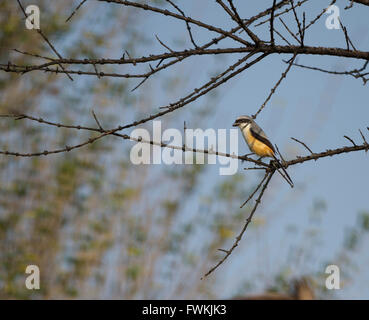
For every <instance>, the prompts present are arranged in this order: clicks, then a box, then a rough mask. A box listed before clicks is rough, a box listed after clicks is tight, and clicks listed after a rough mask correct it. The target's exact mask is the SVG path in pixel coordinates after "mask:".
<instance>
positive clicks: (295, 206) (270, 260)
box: [146, 1, 369, 298]
mask: <svg viewBox="0 0 369 320" xmlns="http://www.w3.org/2000/svg"><path fill="white" fill-rule="evenodd" d="M235 3H236V5H237V7H238V8H239V12H240V15H241V16H242V17H249V16H252V15H253V14H254V13H256V12H258V10H259V9H260V8H262V7H264V6H265V7H266V5H270V4H271V3H272V1H258V2H255V1H254V2H245V1H235ZM347 3H348V2H347V1H337V5H338V7H339V8H340V9H341V19H342V22H343V24H344V25H346V26H348V32H349V35H350V37H351V39H352V41H353V43H354V44H355V46H356V48H357V49H359V50H363V51H368V50H369V48H368V47H369V45H368V44H369V43H368V39H369V30H368V27H367V15H368V10H369V8H367V7H364V6H360V5H358V4H355V5H354V7H353V8H352V9H350V10H344V7H345V6H346V5H347ZM326 4H328V1H324V2H318V1H310V3H309V4H307V5H306V6H305V7H304V8H305V10H306V11H307V21H310V20H311V19H312V18H313V17H315V16H316V15H317V14H318V13H319V12H321V10H322V8H323V6H324V5H326ZM181 5H182V9H183V10H184V11H185V12H186V14H187V15H189V16H191V17H193V18H195V19H196V18H198V19H201V20H204V21H206V22H211V23H215V24H216V25H218V26H221V27H223V28H224V29H230V28H231V27H233V26H234V23H233V22H232V21H231V20H230V19H229V18H228V17H227V16H226V15H225V13H224V12H223V11H222V10H221V9H220V8H219V7H218V6H217V5H216V4H214V3H211V1H186V2H185V3H183V4H181ZM298 12H299V14H300V16H301V12H302V11H301V10H299V11H298ZM325 19H326V15H324V16H323V18H322V19H320V20H319V21H318V22H317V23H316V24H315V25H314V26H312V27H311V28H310V29H309V30H308V32H307V37H306V41H305V44H306V45H312V46H317V45H326V46H330V47H335V46H336V47H345V38H344V35H343V32H342V30H329V29H327V28H326V27H325ZM162 21H163V20H162V19H161V17H160V16H156V17H151V18H149V19H148V20H147V22H146V23H147V25H148V26H149V27H150V28H148V33H147V34H146V36H148V37H150V33H152V35H154V34H158V35H159V36H160V38H161V39H162V40H165V41H166V42H167V43H170V44H171V45H172V46H173V47H174V48H176V45H178V43H179V42H178V39H185V42H186V43H188V39H187V33H186V29H185V26H184V24H181V23H178V22H176V21H174V20H173V21H170V23H168V24H163V22H162ZM285 21H286V22H287V23H288V24H289V25H290V26H291V27H292V28H293V30H296V26H295V23H294V20H293V19H288V18H285ZM169 26H170V27H169ZM259 28H260V29H257V28H256V29H254V30H255V32H257V34H258V35H259V36H260V37H261V38H263V39H268V37H269V31H268V24H266V25H265V27H259ZM277 28H278V30H279V31H280V32H283V34H286V32H285V30H283V29H282V27H281V26H280V24H277ZM258 30H260V31H258ZM193 31H194V36H195V39H196V40H197V41H199V43H201V42H205V41H206V39H207V38H205V37H204V33H203V32H201V31H199V30H198V29H197V28H196V27H194V28H193ZM243 36H244V37H245V35H243ZM290 38H291V37H289V38H288V39H289V41H291V42H293V40H292V39H290ZM170 39H172V40H170ZM174 39H176V40H174ZM276 39H277V41H278V42H279V43H282V41H281V40H280V39H279V38H278V37H277V36H276ZM224 43H225V44H224V45H226V44H227V42H224ZM228 44H229V42H228ZM180 45H183V44H181V43H180ZM180 45H178V47H179V46H180ZM152 46H153V47H154V48H155V50H156V49H157V50H158V51H159V50H161V48H160V45H159V46H158V45H157V44H156V43H153V44H152ZM220 46H221V47H222V45H220ZM236 46H238V44H236ZM289 57H290V56H286V55H285V56H282V55H281V56H279V55H273V56H270V57H267V58H266V59H265V60H263V61H262V62H261V63H259V64H257V65H256V66H255V67H253V68H252V69H250V70H248V71H247V72H244V73H242V74H241V75H238V76H237V77H236V78H234V79H232V80H231V81H229V82H227V83H226V84H225V85H223V86H222V87H221V88H218V89H217V90H216V92H217V98H216V106H215V107H214V110H215V111H214V113H212V114H209V117H208V119H207V122H206V124H207V127H211V128H215V129H217V128H230V127H231V124H232V122H233V121H234V119H235V118H236V117H237V116H239V115H241V114H253V113H254V112H255V111H256V110H257V109H258V108H259V106H260V105H261V104H262V103H263V101H264V100H265V98H266V97H267V95H268V94H269V92H270V89H271V88H272V87H273V86H274V84H275V83H276V81H277V80H278V79H279V77H280V75H281V73H282V72H283V71H284V70H285V68H286V64H285V63H283V62H282V59H288V58H289ZM237 58H239V56H238V55H234V57H227V58H224V57H219V58H217V59H213V58H210V59H209V58H206V57H200V58H198V59H192V60H191V61H188V62H185V63H183V64H182V65H181V66H179V67H176V69H175V72H178V73H181V74H183V78H186V79H188V84H187V85H186V87H184V88H183V89H184V91H183V92H184V93H187V92H189V90H190V89H191V88H195V87H197V86H198V85H199V84H201V83H204V82H205V81H206V79H207V77H208V75H209V72H214V70H217V71H220V70H222V69H225V68H226V66H228V65H230V64H231V63H232V61H234V60H235V59H237ZM297 62H298V63H301V64H305V65H311V66H318V67H322V68H326V69H331V70H348V69H352V68H358V67H361V65H362V63H363V62H361V61H360V62H357V61H353V60H352V59H343V58H336V57H319V56H307V55H304V56H299V57H298V59H297ZM167 72H173V70H172V71H167ZM151 81H153V80H151ZM367 90H368V89H367V87H366V86H363V84H362V82H361V80H357V79H354V78H351V77H344V76H334V75H329V74H323V73H320V72H317V71H310V70H303V69H300V68H297V67H293V68H292V69H291V70H290V72H289V74H288V76H287V78H286V79H285V80H284V81H283V83H282V84H281V85H280V86H279V88H278V89H277V92H276V94H275V95H274V96H273V98H272V99H271V101H270V102H269V103H268V105H267V107H266V108H265V109H264V110H263V111H262V112H261V114H260V115H259V116H258V118H257V122H258V124H259V125H260V126H261V127H262V128H264V131H266V133H267V135H268V136H269V137H270V139H271V140H272V141H273V142H274V143H276V144H278V145H279V147H280V149H281V150H282V152H283V154H285V157H286V158H288V159H291V158H294V157H295V156H296V155H306V154H307V153H306V152H307V151H306V150H305V149H304V148H303V147H302V146H300V145H299V144H297V143H295V142H294V141H292V140H291V139H290V137H295V138H297V139H300V140H302V141H304V142H305V143H306V144H307V145H308V146H309V147H310V148H311V149H312V150H313V151H315V152H320V151H324V150H326V149H327V148H331V149H333V148H337V147H341V146H345V145H350V143H349V142H348V141H347V140H346V139H344V138H343V136H344V135H348V136H350V137H351V138H353V139H354V140H355V141H356V142H357V143H358V144H359V143H361V142H362V140H361V137H360V134H359V132H358V129H361V130H362V131H363V132H364V133H365V134H366V136H367V137H368V139H369V132H368V130H367V129H366V127H368V126H369V120H368V119H369V110H368V106H367V95H368V92H367ZM178 98H179V97H178ZM172 100H174V99H172V97H170V99H169V100H168V96H166V95H161V93H160V92H159V93H157V97H156V101H158V105H161V104H162V103H166V102H171V101H172ZM201 102H202V101H201V99H200V101H199V102H197V103H193V104H191V105H189V106H187V107H186V111H183V114H184V115H185V114H186V112H190V111H189V110H191V111H192V112H194V110H196V108H201ZM187 110H188V111H187ZM162 120H163V121H164V122H165V119H164V118H163V119H162ZM171 124H172V123H171ZM182 125H183V123H182V121H180V123H178V128H179V129H180V128H181V127H182ZM174 126H176V124H174ZM203 129H206V127H204V128H203ZM239 143H240V145H239V149H240V153H241V154H243V153H247V152H248V149H247V148H246V146H245V145H244V143H243V141H242V139H241V136H240V139H239ZM241 168H242V166H240V169H241ZM212 171H213V170H212ZM289 172H290V175H291V177H293V180H294V182H295V185H296V187H295V188H294V189H292V190H291V189H290V187H289V186H288V185H287V184H286V183H285V182H284V181H283V180H282V178H281V177H279V176H278V175H277V176H275V177H274V178H273V181H272V183H271V186H270V188H269V189H268V191H267V193H266V195H265V198H264V201H265V202H266V204H265V205H264V206H262V207H261V208H260V209H258V212H257V216H258V217H260V218H264V219H265V221H266V225H265V227H264V228H262V231H260V234H259V233H258V231H257V230H256V231H251V232H250V234H247V235H246V238H248V239H247V240H245V239H244V240H243V241H242V242H241V245H240V247H239V248H238V249H237V251H235V253H234V256H233V257H231V258H230V261H228V265H227V266H225V267H224V268H223V269H222V271H219V272H224V276H223V278H222V277H221V278H222V279H219V286H220V288H222V290H223V294H224V297H227V296H229V295H232V294H234V293H235V292H236V291H237V290H236V289H235V288H237V284H238V282H239V277H238V276H235V274H238V275H239V274H243V273H244V271H243V270H244V269H245V265H246V266H247V270H248V272H249V273H250V275H251V274H252V275H254V276H255V273H256V274H257V270H261V271H260V273H261V274H262V275H261V277H264V278H265V277H266V278H267V279H268V274H273V272H275V271H276V270H278V269H280V268H283V267H284V266H285V263H286V261H287V255H288V252H289V250H291V247H292V248H294V249H296V248H298V245H304V241H305V240H304V237H303V235H301V234H297V235H296V237H295V238H294V237H286V236H285V228H286V226H289V225H295V226H296V227H297V228H301V229H302V230H303V229H304V228H305V226H306V225H308V224H309V216H310V215H309V214H310V213H311V210H312V207H313V205H314V202H316V201H319V200H324V201H325V203H326V210H325V211H324V213H323V217H322V218H321V221H320V223H319V225H318V227H319V230H320V231H321V232H322V234H321V237H320V242H319V245H318V249H317V248H315V249H314V250H315V251H314V255H313V257H312V259H313V260H314V261H309V260H307V261H306V263H305V265H302V266H301V265H297V264H296V265H294V264H292V265H290V268H291V269H292V270H293V274H294V275H296V276H297V275H301V274H304V273H309V272H316V271H319V270H320V269H321V272H322V273H323V272H324V268H323V267H322V265H324V263H325V262H326V261H330V262H331V263H335V261H334V259H335V255H336V253H337V250H339V248H341V247H342V243H343V241H344V234H345V230H347V228H349V227H350V226H353V225H355V223H356V220H357V214H358V212H360V211H362V210H368V209H369V202H368V195H369V193H368V187H367V181H366V180H367V179H366V178H367V177H368V176H369V166H368V155H367V154H366V153H365V152H355V153H351V154H345V155H339V156H336V157H334V158H325V159H321V160H319V161H317V162H306V163H304V164H302V165H297V166H294V167H291V168H289ZM244 174H247V175H252V176H253V177H257V176H256V173H254V172H251V171H248V172H245V173H244ZM250 238H255V239H254V240H256V241H252V240H250ZM366 240H367V239H366ZM291 241H293V243H291ZM249 244H250V245H249ZM276 246H277V248H276ZM260 252H262V255H261V254H260ZM363 252H365V250H363ZM284 257H285V258H284ZM355 259H358V260H357V261H358V262H359V264H361V265H365V263H366V262H367V260H368V259H367V257H364V256H362V255H359V256H358V257H356V258H355ZM250 261H252V262H255V263H251V265H250ZM364 261H366V262H364ZM343 268H344V266H343ZM341 271H342V272H344V271H345V270H341ZM368 277H369V272H368V271H367V270H365V268H360V270H359V271H358V279H357V281H354V282H353V283H350V285H349V286H347V287H345V286H344V287H343V288H342V289H341V290H340V291H339V292H338V293H337V296H338V297H342V298H343V297H344V298H369V289H368V288H366V287H364V286H362V283H363V278H365V279H368ZM246 278H247V276H246ZM264 283H265V282H264Z"/></svg>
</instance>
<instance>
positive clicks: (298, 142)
mask: <svg viewBox="0 0 369 320" xmlns="http://www.w3.org/2000/svg"><path fill="white" fill-rule="evenodd" d="M291 139H292V140H294V141H296V142H298V143H300V144H302V145H303V146H304V147H305V148H306V149H307V150H308V151H309V152H310V153H311V154H314V152H313V151H311V149H310V148H309V147H308V146H307V145H306V144H305V143H304V142H302V141H300V140H297V139H296V138H293V137H291Z"/></svg>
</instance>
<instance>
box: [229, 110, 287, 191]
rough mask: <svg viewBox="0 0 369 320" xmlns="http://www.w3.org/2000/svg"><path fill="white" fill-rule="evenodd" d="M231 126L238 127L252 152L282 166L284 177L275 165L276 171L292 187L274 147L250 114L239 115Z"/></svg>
mask: <svg viewBox="0 0 369 320" xmlns="http://www.w3.org/2000/svg"><path fill="white" fill-rule="evenodd" d="M233 127H239V128H240V130H241V133H242V135H243V137H244V139H245V141H246V143H247V145H248V146H249V148H250V151H251V152H252V153H255V154H256V155H258V156H259V157H260V159H261V158H264V157H270V158H273V159H274V160H275V161H276V162H277V163H278V165H279V166H278V167H280V168H282V170H283V172H284V173H285V175H286V176H287V177H285V176H284V175H283V174H282V173H281V172H280V171H279V170H278V167H277V166H275V168H276V169H277V171H278V172H279V173H280V174H281V175H282V177H283V178H285V180H286V181H287V182H288V183H289V185H290V186H291V188H293V186H294V184H293V181H292V179H291V178H290V176H289V175H288V173H287V171H286V170H285V169H284V167H283V166H282V164H281V162H280V161H279V159H278V158H277V157H276V155H275V149H274V147H273V145H272V143H271V142H270V140H269V139H268V137H267V135H266V134H265V132H264V131H263V129H261V128H260V127H259V126H258V125H257V124H256V122H255V121H254V119H253V118H252V117H250V116H240V117H238V118H237V119H236V120H235V122H234V123H233Z"/></svg>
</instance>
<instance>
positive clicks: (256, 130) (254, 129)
mask: <svg viewBox="0 0 369 320" xmlns="http://www.w3.org/2000/svg"><path fill="white" fill-rule="evenodd" d="M250 131H251V134H252V135H253V136H254V137H255V138H256V139H258V140H260V141H261V142H263V143H265V144H266V145H267V146H268V147H269V148H270V149H272V150H273V152H275V150H274V147H273V145H272V143H271V142H270V141H269V139H268V137H267V136H266V134H265V132H264V131H263V130H262V129H261V128H260V127H259V126H258V125H257V124H256V123H255V122H254V123H253V125H252V126H251V128H250Z"/></svg>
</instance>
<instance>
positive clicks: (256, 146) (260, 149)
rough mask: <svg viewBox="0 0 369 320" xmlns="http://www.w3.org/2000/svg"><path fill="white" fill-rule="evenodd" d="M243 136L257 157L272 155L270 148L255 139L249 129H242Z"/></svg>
mask: <svg viewBox="0 0 369 320" xmlns="http://www.w3.org/2000/svg"><path fill="white" fill-rule="evenodd" d="M244 137H245V139H246V142H247V144H248V146H249V148H250V150H251V151H252V152H253V153H255V154H257V155H258V156H259V157H272V156H273V154H274V152H273V150H272V149H270V148H269V147H268V146H267V145H266V144H265V143H263V142H261V141H259V140H257V139H255V138H254V137H253V136H252V134H251V132H250V130H248V129H245V130H244Z"/></svg>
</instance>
